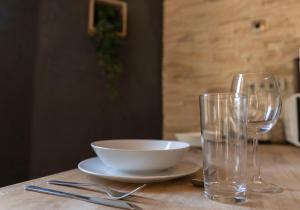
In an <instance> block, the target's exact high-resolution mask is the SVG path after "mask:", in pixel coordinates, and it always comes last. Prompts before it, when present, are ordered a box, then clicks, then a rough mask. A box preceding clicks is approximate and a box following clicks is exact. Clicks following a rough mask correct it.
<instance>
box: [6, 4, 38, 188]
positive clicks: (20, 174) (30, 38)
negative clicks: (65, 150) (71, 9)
mask: <svg viewBox="0 0 300 210" xmlns="http://www.w3.org/2000/svg"><path fill="white" fill-rule="evenodd" d="M36 20H37V4H36V1H35V0H27V1H26V2H24V1H22V0H0V141H1V146H0V165H1V176H0V186H3V185H7V184H12V183H15V182H20V181H23V180H25V179H27V178H28V157H29V151H30V123H31V109H32V84H33V69H34V57H35V41H36Z"/></svg>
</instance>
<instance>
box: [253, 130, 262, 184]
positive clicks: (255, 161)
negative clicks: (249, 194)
mask: <svg viewBox="0 0 300 210" xmlns="http://www.w3.org/2000/svg"><path fill="white" fill-rule="evenodd" d="M253 168H254V169H253V170H254V174H253V181H254V182H256V181H260V180H261V177H260V161H259V155H258V134H257V133H256V134H255V135H254V138H253Z"/></svg>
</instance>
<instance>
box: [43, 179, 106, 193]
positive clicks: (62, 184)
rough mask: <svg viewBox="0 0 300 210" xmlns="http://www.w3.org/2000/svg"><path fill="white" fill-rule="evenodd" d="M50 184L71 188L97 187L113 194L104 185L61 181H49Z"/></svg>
mask: <svg viewBox="0 0 300 210" xmlns="http://www.w3.org/2000/svg"><path fill="white" fill-rule="evenodd" d="M47 183H48V184H55V185H61V186H71V187H85V186H93V185H96V186H98V187H99V188H101V190H102V191H104V192H110V193H111V189H109V188H108V187H106V186H105V185H103V184H100V183H97V184H94V183H78V182H67V181H61V180H49V181H47Z"/></svg>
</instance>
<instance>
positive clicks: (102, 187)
mask: <svg viewBox="0 0 300 210" xmlns="http://www.w3.org/2000/svg"><path fill="white" fill-rule="evenodd" d="M47 183H48V184H55V185H61V186H67V187H88V186H97V187H98V188H99V189H100V190H101V191H102V192H105V193H106V194H107V195H108V196H109V198H110V199H114V200H119V199H123V198H126V197H128V196H130V195H132V194H133V193H135V192H137V191H138V190H141V189H142V188H144V187H146V184H143V185H141V186H139V187H137V188H135V189H133V190H131V191H129V192H126V193H125V192H120V191H117V190H115V189H111V188H109V187H107V186H105V185H103V184H101V183H80V182H67V181H61V180H49V181H47Z"/></svg>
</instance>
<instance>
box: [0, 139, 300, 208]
mask: <svg viewBox="0 0 300 210" xmlns="http://www.w3.org/2000/svg"><path fill="white" fill-rule="evenodd" d="M260 153H261V158H262V174H263V177H265V178H266V179H267V180H268V181H270V182H272V183H276V184H278V185H280V186H281V187H283V188H284V192H282V193H278V194H255V193H248V195H247V202H246V203H244V204H239V205H229V204H223V203H218V202H215V201H210V200H208V199H206V198H204V196H203V189H201V188H196V187H193V186H192V185H191V184H190V179H191V178H192V177H193V176H199V174H195V175H191V176H188V177H185V178H180V179H176V180H171V181H167V182H162V183H153V184H149V185H148V186H147V187H146V188H145V189H144V190H143V191H141V192H138V193H137V196H135V197H131V198H129V199H128V200H129V201H131V202H133V203H135V204H137V205H139V206H141V207H142V208H143V209H145V210H147V209H169V210H179V209H182V210H183V209H209V210H212V209H221V210H222V209H228V210H229V209H230V210H231V209H234V210H238V209H270V210H271V209H272V210H283V209H289V210H298V209H300V148H296V147H292V146H289V145H262V146H260ZM189 158H192V159H194V160H196V161H199V162H200V161H201V160H200V159H201V151H200V150H193V151H191V153H190V156H189ZM2 173H5V172H4V171H2ZM49 179H61V180H74V181H81V182H96V181H99V178H96V177H92V176H89V175H86V174H84V173H82V172H80V171H79V170H78V169H74V170H71V171H66V172H62V173H59V174H54V175H51V176H47V177H43V178H40V179H35V180H31V181H28V182H24V183H19V184H16V185H12V186H7V187H3V188H0V209H1V210H2V209H3V210H41V209H43V210H45V209H63V210H68V209H72V210H76V209H80V210H95V209H103V210H105V209H107V210H109V209H114V208H111V207H105V206H101V205H96V204H91V203H86V202H83V201H78V200H73V199H68V198H61V197H55V196H51V195H45V194H40V193H36V192H28V191H24V190H23V186H24V184H35V185H38V186H44V187H49V188H53V189H58V190H64V191H70V192H77V193H82V194H86V195H96V196H99V197H105V195H104V194H102V193H99V192H92V191H86V190H82V189H72V188H66V187H61V186H53V185H48V184H46V181H47V180H49ZM106 182H107V181H106ZM107 184H109V185H110V186H112V187H116V188H123V189H124V190H126V189H128V190H129V189H131V188H132V187H134V186H135V184H125V183H118V182H107Z"/></svg>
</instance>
